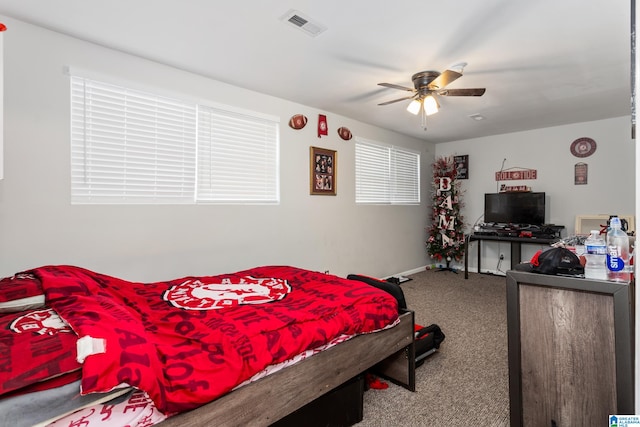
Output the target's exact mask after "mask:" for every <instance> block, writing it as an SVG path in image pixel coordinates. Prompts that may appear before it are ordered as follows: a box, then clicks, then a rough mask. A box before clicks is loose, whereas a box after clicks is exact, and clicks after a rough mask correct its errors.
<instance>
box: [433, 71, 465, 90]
mask: <svg viewBox="0 0 640 427" xmlns="http://www.w3.org/2000/svg"><path fill="white" fill-rule="evenodd" d="M460 77H462V73H459V72H457V71H453V70H444V72H443V73H442V74H440V75H439V76H438V77H436V78H435V79H433V80H432V81H431V83H429V85H428V86H427V88H428V89H429V90H438V89H444V88H445V87H446V86H447V85H448V84H450V83H451V82H454V81H456V80H458V79H459V78H460Z"/></svg>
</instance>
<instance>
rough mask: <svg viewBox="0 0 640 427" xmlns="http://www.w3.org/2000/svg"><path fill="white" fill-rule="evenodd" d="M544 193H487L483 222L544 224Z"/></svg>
mask: <svg viewBox="0 0 640 427" xmlns="http://www.w3.org/2000/svg"><path fill="white" fill-rule="evenodd" d="M544 219H545V193H530V192H523V193H517V192H514V193H487V194H485V195H484V222H485V223H490V222H493V223H501V224H528V225H542V224H545V221H544Z"/></svg>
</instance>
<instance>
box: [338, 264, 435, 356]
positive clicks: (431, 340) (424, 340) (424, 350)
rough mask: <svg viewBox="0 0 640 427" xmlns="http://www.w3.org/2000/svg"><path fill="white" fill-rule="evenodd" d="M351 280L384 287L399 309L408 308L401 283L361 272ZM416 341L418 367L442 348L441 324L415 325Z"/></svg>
mask: <svg viewBox="0 0 640 427" xmlns="http://www.w3.org/2000/svg"><path fill="white" fill-rule="evenodd" d="M347 279H349V280H358V281H360V282H364V283H367V284H369V285H371V286H375V287H376V288H378V289H382V290H383V291H385V292H388V293H389V294H391V295H392V296H393V297H394V298H395V299H396V301H398V310H406V309H407V302H406V300H405V298H404V292H402V288H401V287H400V285H399V284H397V283H393V282H388V281H384V280H380V279H376V278H373V277H369V276H363V275H360V274H349V275H348V276H347ZM414 331H415V335H414V337H415V338H414V342H415V354H416V368H417V367H418V366H420V365H422V364H423V363H424V360H425V359H426V358H427V357H428V356H430V355H432V354H433V353H435V352H436V350H438V349H439V348H440V344H441V343H442V341H444V333H443V332H442V330H441V329H440V326H438V325H436V324H433V325H429V326H426V327H425V326H421V325H414Z"/></svg>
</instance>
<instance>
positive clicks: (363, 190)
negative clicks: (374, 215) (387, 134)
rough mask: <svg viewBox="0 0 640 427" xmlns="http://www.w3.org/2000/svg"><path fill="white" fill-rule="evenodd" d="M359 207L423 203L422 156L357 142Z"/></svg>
mask: <svg viewBox="0 0 640 427" xmlns="http://www.w3.org/2000/svg"><path fill="white" fill-rule="evenodd" d="M355 148H356V203H378V204H416V203H420V154H419V153H417V152H413V151H408V150H404V149H401V148H397V147H393V146H387V145H381V144H375V143H371V142H368V141H363V140H359V141H356V147H355Z"/></svg>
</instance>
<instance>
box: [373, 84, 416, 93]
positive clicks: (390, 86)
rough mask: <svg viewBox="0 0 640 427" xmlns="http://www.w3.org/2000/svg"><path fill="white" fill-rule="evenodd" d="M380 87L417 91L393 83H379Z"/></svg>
mask: <svg viewBox="0 0 640 427" xmlns="http://www.w3.org/2000/svg"><path fill="white" fill-rule="evenodd" d="M378 85H379V86H384V87H388V88H391V89H400V90H407V91H409V92H413V91H414V90H415V89H411V88H408V87H404V86H400V85H394V84H391V83H378Z"/></svg>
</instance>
